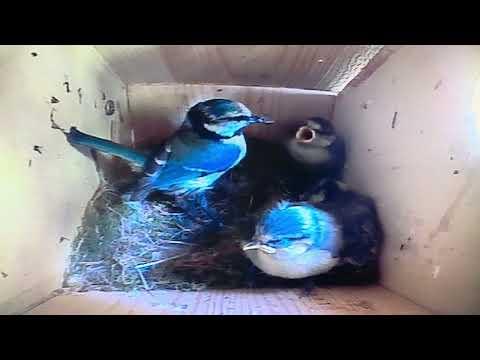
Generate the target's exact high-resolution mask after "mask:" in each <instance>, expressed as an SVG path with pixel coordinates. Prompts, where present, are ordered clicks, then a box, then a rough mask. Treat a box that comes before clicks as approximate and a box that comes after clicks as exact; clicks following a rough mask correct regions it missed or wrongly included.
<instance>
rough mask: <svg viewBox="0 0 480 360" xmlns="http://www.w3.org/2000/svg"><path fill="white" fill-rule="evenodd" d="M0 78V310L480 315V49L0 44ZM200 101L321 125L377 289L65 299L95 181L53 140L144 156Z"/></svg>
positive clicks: (86, 163)
mask: <svg viewBox="0 0 480 360" xmlns="http://www.w3.org/2000/svg"><path fill="white" fill-rule="evenodd" d="M0 79H1V85H0V90H1V91H0V92H1V94H2V96H1V97H0V111H1V113H2V114H1V115H2V116H1V118H2V119H3V120H2V121H1V125H0V127H1V134H2V137H3V139H2V141H0V153H1V154H2V155H1V156H0V169H1V171H2V175H1V176H0V194H1V198H2V199H3V201H2V203H3V204H4V206H2V210H0V219H1V226H0V237H1V238H2V241H0V313H1V314H480V277H479V275H478V274H479V273H480V265H479V262H478V258H479V256H480V240H479V239H480V227H479V226H478V219H479V215H478V214H479V213H480V46H440V45H439V46H388V45H363V46H360V45H355V46H353V45H348V46H346V45H318V46H313V45H309V46H297V45H288V46H287V45H268V46H267V45H265V46H264V45H255V46H251V45H242V46H237V45H222V46H213V45H208V46H201V45H195V46H193V45H192V46H187V45H174V46H173V45H168V46H167V45H155V46H153V45H151V46H143V45H142V46H131V45H129V46H120V45H115V46H113V45H111V46H110V45H109V46H2V47H0ZM208 98H228V99H233V100H238V101H240V102H242V103H244V104H246V105H247V106H248V107H249V108H251V109H252V111H254V112H256V113H261V114H263V115H266V116H269V117H271V118H273V119H275V121H276V122H277V125H278V126H275V127H274V128H272V129H268V130H267V129H265V128H257V129H255V130H248V131H247V135H248V136H257V137H260V138H262V137H263V138H273V139H275V137H277V136H279V134H280V132H281V131H282V125H284V124H290V123H292V122H295V121H299V120H302V119H305V118H307V117H315V116H320V117H324V118H326V119H329V120H331V121H332V123H333V124H334V126H335V128H336V130H337V131H338V133H339V134H341V135H342V136H343V137H344V138H345V141H346V144H347V167H346V174H345V176H346V180H347V182H348V183H349V185H351V186H352V187H353V188H355V189H357V190H358V191H361V192H363V193H366V194H368V195H369V196H371V197H372V198H373V199H374V200H375V202H376V204H377V207H378V211H379V214H380V218H381V222H382V224H383V226H384V231H385V244H384V246H383V251H382V255H381V259H380V263H381V278H380V282H379V283H378V284H375V285H369V286H328V287H320V288H316V289H315V290H314V291H313V293H312V294H311V295H310V296H308V297H303V296H302V295H301V293H300V291H297V289H268V290H267V289H251V290H247V289H239V290H208V291H200V292H179V291H174V290H164V291H163V290H162V291H155V292H152V293H148V292H131V293H123V292H99V291H98V292H96V291H92V292H85V293H69V292H65V291H62V289H61V288H62V281H63V274H64V271H65V268H66V263H67V261H68V258H69V254H70V253H71V250H72V249H71V248H72V240H73V239H74V238H75V234H76V233H77V230H78V226H79V225H80V222H81V219H82V215H83V213H84V210H85V208H86V206H87V204H88V202H89V200H90V199H92V197H93V196H94V194H95V191H96V190H97V188H98V185H99V178H98V175H97V172H96V169H95V166H94V164H93V163H92V161H91V159H90V158H89V157H87V156H84V155H83V154H80V153H79V152H78V151H77V150H76V149H74V148H73V147H71V146H69V144H68V143H67V142H66V141H65V138H64V135H63V134H62V133H61V132H60V131H56V130H55V129H54V128H55V127H60V128H65V129H68V128H70V126H76V127H78V128H79V129H82V131H85V132H87V133H90V134H94V135H96V136H99V137H103V138H108V139H112V140H113V141H116V142H119V143H122V144H125V145H129V146H134V147H137V148H141V147H144V146H148V145H151V144H154V143H158V142H159V141H160V140H162V139H165V138H166V137H168V136H169V135H171V134H172V133H173V132H174V131H175V130H176V129H177V128H178V126H179V125H180V123H181V121H182V119H183V114H184V113H185V111H186V110H187V109H188V108H189V107H190V106H191V105H193V104H194V103H196V102H198V101H201V100H206V99H208ZM52 128H53V129H52Z"/></svg>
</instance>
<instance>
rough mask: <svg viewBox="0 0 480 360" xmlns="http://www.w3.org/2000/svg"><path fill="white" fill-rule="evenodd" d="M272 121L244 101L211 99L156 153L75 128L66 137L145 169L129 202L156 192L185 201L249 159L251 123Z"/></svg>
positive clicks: (196, 108) (191, 111) (191, 113)
mask: <svg viewBox="0 0 480 360" xmlns="http://www.w3.org/2000/svg"><path fill="white" fill-rule="evenodd" d="M269 122H270V121H268V120H266V119H265V118H263V117H260V116H257V115H254V114H252V112H251V111H250V110H249V109H248V108H247V107H246V106H245V105H243V104H241V103H239V102H235V101H232V100H227V99H211V100H207V101H203V102H200V103H197V104H196V105H194V106H193V107H192V108H190V109H189V111H188V112H187V116H186V119H185V121H184V124H183V126H182V128H181V129H180V130H179V131H177V132H176V133H175V134H174V135H173V136H172V137H171V138H170V139H168V140H167V141H166V142H165V143H164V144H163V145H162V146H161V147H160V148H159V149H157V150H156V151H154V152H152V153H151V154H143V153H140V152H137V151H135V150H132V149H129V148H127V147H124V146H121V145H119V144H115V143H113V142H110V141H107V140H103V139H99V138H96V137H92V136H89V135H86V134H83V133H80V132H79V131H78V130H76V129H74V128H73V129H72V130H71V132H70V133H69V134H68V135H67V138H68V140H69V141H70V142H71V143H74V144H80V145H86V146H88V147H90V148H94V149H96V150H99V151H103V152H106V153H109V154H111V155H115V156H119V157H121V158H124V159H126V160H128V161H131V162H133V163H134V164H136V165H139V166H141V167H143V169H144V176H143V177H142V178H141V179H140V180H139V181H138V183H137V184H136V185H135V186H134V188H133V189H131V191H130V195H131V197H130V199H132V200H144V199H146V198H147V197H148V195H149V194H150V193H152V192H154V191H161V192H162V193H164V194H168V195H174V196H182V195H188V194H193V193H199V192H200V193H202V192H203V191H205V190H207V189H210V188H211V187H212V186H213V184H214V183H215V182H216V181H217V180H218V179H219V178H220V177H221V176H222V175H223V174H224V173H225V172H227V171H228V170H230V169H231V168H232V167H234V166H235V165H237V164H238V163H239V162H240V161H241V160H242V159H243V157H244V156H245V154H246V144H245V139H244V135H243V133H242V130H243V129H244V128H246V127H247V126H250V125H252V124H257V123H269ZM202 201H204V200H202Z"/></svg>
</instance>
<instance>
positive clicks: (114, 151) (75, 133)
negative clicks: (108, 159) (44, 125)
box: [67, 127, 149, 167]
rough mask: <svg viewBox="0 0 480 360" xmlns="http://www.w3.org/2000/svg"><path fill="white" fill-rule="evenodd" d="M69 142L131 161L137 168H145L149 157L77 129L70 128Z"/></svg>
mask: <svg viewBox="0 0 480 360" xmlns="http://www.w3.org/2000/svg"><path fill="white" fill-rule="evenodd" d="M67 140H68V141H69V142H70V143H71V144H73V145H82V146H87V147H89V148H92V149H95V150H97V151H101V152H104V153H107V154H110V155H114V156H118V157H120V158H122V159H125V160H127V161H130V162H132V163H134V164H135V165H137V166H141V167H145V164H146V163H147V161H148V159H149V157H148V156H147V155H145V154H142V153H140V152H138V151H135V150H133V149H130V148H128V147H126V146H123V145H120V144H117V143H114V142H112V141H110V140H105V139H101V138H98V137H96V136H92V135H88V134H85V133H82V132H81V131H79V130H77V128H76V127H72V128H70V132H69V133H68V134H67Z"/></svg>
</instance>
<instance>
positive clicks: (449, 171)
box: [334, 46, 480, 314]
mask: <svg viewBox="0 0 480 360" xmlns="http://www.w3.org/2000/svg"><path fill="white" fill-rule="evenodd" d="M479 104H480V47H479V46H407V47H404V48H402V49H401V50H399V51H398V52H396V53H395V54H393V55H392V56H391V57H390V58H389V59H388V60H387V61H386V62H385V63H384V64H383V65H382V66H381V67H380V68H378V70H377V71H376V72H375V73H374V74H373V75H372V76H370V77H369V78H368V79H364V80H363V82H360V83H359V84H357V87H351V88H349V89H347V90H345V92H344V93H342V94H341V95H340V96H338V97H337V102H336V105H335V114H334V120H335V124H336V127H337V128H338V130H339V132H340V133H342V134H344V135H345V136H346V137H347V144H348V157H347V159H348V164H347V166H348V171H347V179H348V180H349V181H350V182H351V184H352V185H354V186H355V187H357V188H358V189H359V190H363V191H365V192H367V193H369V194H371V195H373V196H374V198H375V199H376V200H377V205H378V207H379V212H380V216H381V218H382V221H383V223H384V226H385V230H386V235H387V238H386V245H385V248H384V252H383V257H382V270H383V271H382V274H383V280H382V283H383V284H384V285H385V286H386V287H388V288H390V289H392V290H394V291H396V292H398V293H400V294H402V295H404V296H407V297H409V298H410V299H412V300H414V301H415V302H417V303H419V304H422V305H424V306H428V307H429V308H431V309H434V310H436V311H438V312H441V313H476V314H478V313H480V280H479V279H480V278H479V276H478V274H479V273H480V265H479V262H478V258H479V256H480V241H479V239H480V228H479V226H478V219H479V213H480V205H479V204H480V131H479V130H480V107H479V106H480V105H479Z"/></svg>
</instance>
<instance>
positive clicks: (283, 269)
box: [246, 249, 339, 279]
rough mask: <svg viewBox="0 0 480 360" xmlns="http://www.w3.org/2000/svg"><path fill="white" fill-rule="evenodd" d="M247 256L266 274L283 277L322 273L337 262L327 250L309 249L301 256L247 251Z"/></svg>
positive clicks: (289, 277) (294, 277) (293, 277)
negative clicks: (288, 256) (282, 255)
mask: <svg viewBox="0 0 480 360" xmlns="http://www.w3.org/2000/svg"><path fill="white" fill-rule="evenodd" d="M246 255H247V257H248V258H249V259H250V260H251V261H252V262H253V264H254V265H255V266H256V267H258V268H259V269H260V270H262V271H263V272H265V273H266V274H269V275H272V276H277V277H281V278H284V279H301V278H305V277H309V276H314V275H319V274H324V273H326V272H328V271H330V270H331V269H332V268H333V267H334V266H335V265H337V264H338V261H339V259H338V258H334V257H332V254H331V253H330V252H329V251H327V250H317V249H315V250H309V251H307V252H305V253H304V254H302V255H301V256H295V257H291V258H286V257H283V258H280V257H278V256H276V255H275V254H273V255H271V254H266V253H264V252H262V251H258V250H254V251H247V252H246Z"/></svg>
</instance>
